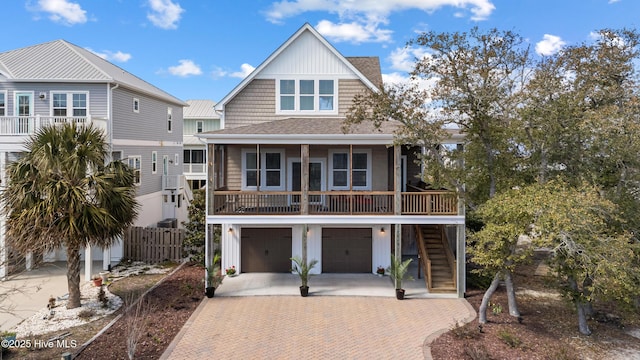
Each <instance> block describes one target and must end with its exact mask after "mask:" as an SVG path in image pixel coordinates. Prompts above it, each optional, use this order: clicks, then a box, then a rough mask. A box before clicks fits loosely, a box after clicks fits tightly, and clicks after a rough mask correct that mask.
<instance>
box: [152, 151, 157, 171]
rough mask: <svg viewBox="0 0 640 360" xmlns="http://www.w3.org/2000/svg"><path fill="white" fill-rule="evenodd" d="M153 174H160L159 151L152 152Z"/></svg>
mask: <svg viewBox="0 0 640 360" xmlns="http://www.w3.org/2000/svg"><path fill="white" fill-rule="evenodd" d="M151 173H152V174H156V173H158V152H157V151H152V152H151Z"/></svg>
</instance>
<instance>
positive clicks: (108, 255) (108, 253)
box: [102, 246, 111, 271]
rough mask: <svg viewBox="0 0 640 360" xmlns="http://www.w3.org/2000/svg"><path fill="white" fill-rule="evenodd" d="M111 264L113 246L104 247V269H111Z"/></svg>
mask: <svg viewBox="0 0 640 360" xmlns="http://www.w3.org/2000/svg"><path fill="white" fill-rule="evenodd" d="M109 265H111V246H109V247H106V248H104V249H102V270H104V271H107V270H109Z"/></svg>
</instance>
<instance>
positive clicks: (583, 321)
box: [576, 301, 591, 335]
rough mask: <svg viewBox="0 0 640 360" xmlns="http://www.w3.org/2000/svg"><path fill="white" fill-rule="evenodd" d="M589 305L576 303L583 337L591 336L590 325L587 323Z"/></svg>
mask: <svg viewBox="0 0 640 360" xmlns="http://www.w3.org/2000/svg"><path fill="white" fill-rule="evenodd" d="M586 306H587V303H585V302H583V301H577V302H576V308H577V309H578V329H579V330H580V333H581V334H582V335H591V330H590V329H589V324H588V323H587V309H586Z"/></svg>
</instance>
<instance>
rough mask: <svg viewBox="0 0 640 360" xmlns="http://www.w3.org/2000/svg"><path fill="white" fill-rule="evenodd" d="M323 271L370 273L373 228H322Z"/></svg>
mask: <svg viewBox="0 0 640 360" xmlns="http://www.w3.org/2000/svg"><path fill="white" fill-rule="evenodd" d="M322 272H327V273H370V272H371V229H344V228H323V229H322Z"/></svg>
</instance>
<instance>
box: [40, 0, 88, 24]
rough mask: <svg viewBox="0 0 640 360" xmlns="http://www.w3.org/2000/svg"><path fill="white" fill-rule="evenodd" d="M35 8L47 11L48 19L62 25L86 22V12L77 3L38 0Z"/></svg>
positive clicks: (63, 0) (59, 0)
mask: <svg viewBox="0 0 640 360" xmlns="http://www.w3.org/2000/svg"><path fill="white" fill-rule="evenodd" d="M35 9H36V10H37V11H43V12H47V13H49V19H51V20H52V21H54V22H58V23H61V24H64V25H69V26H70V25H74V24H84V23H86V22H87V12H86V11H85V10H82V8H81V7H80V5H79V4H78V3H74V2H70V1H68V0H39V1H38V6H37V7H36V8H35Z"/></svg>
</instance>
